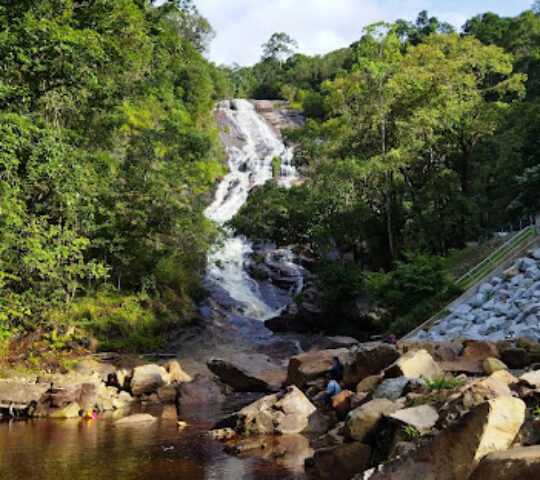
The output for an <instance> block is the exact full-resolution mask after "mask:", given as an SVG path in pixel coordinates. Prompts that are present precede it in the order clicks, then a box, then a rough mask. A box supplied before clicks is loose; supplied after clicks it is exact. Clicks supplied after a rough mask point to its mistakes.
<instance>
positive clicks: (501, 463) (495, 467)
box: [469, 445, 540, 480]
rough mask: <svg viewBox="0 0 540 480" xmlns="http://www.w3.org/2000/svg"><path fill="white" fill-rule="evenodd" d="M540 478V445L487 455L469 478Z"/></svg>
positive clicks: (481, 479) (491, 479)
mask: <svg viewBox="0 0 540 480" xmlns="http://www.w3.org/2000/svg"><path fill="white" fill-rule="evenodd" d="M538 478H540V445H535V446H532V447H517V448H512V449H511V450H506V451H501V452H495V453H491V454H489V455H487V456H485V457H484V458H483V459H482V461H481V462H480V464H479V465H478V467H477V468H476V470H475V471H474V472H473V474H472V475H471V476H470V477H469V480H526V479H527V480H528V479H530V480H533V479H538Z"/></svg>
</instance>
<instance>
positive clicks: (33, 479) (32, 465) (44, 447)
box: [0, 404, 307, 480]
mask: <svg viewBox="0 0 540 480" xmlns="http://www.w3.org/2000/svg"><path fill="white" fill-rule="evenodd" d="M234 408H237V405H230V404H229V405H226V406H224V407H223V408H221V409H216V408H204V407H196V408H190V409H188V410H183V411H182V412H181V415H180V417H177V413H176V409H175V408H174V407H164V408H162V409H157V410H156V409H154V410H146V411H148V412H149V413H152V414H153V415H155V416H158V417H159V421H158V422H156V423H155V424H153V425H151V426H139V427H115V426H114V420H115V419H116V418H118V414H116V415H115V414H110V415H102V416H101V417H100V418H99V419H98V420H94V421H87V420H78V419H76V420H45V419H39V420H28V421H12V422H2V423H0V478H1V479H2V480H68V479H69V480H73V479H76V480H99V479H107V480H112V479H122V480H123V479H141V480H142V479H152V480H170V479H181V480H248V479H260V480H278V479H279V480H293V479H294V480H305V479H306V478H307V477H306V476H305V474H304V473H302V472H298V471H296V472H293V471H290V470H287V469H285V468H283V467H282V466H280V465H279V464H278V463H276V462H275V461H269V460H266V459H263V458H260V457H248V458H242V459H240V458H236V457H232V456H229V455H227V454H225V453H224V452H223V445H221V444H220V443H218V442H216V441H213V440H211V439H210V438H209V437H208V436H207V434H206V433H207V430H208V428H210V427H211V426H212V425H213V424H214V423H215V422H216V421H217V420H218V419H220V418H222V417H223V415H225V414H227V413H228V411H232V410H233V409H234ZM139 411H141V410H140V409H139ZM142 411H145V410H142ZM120 416H121V415H120ZM178 419H181V420H184V421H186V422H187V423H188V424H189V425H190V426H189V427H188V428H186V429H184V430H179V429H178V427H177V420H178Z"/></svg>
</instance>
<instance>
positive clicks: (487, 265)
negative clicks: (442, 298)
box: [454, 225, 537, 287]
mask: <svg viewBox="0 0 540 480" xmlns="http://www.w3.org/2000/svg"><path fill="white" fill-rule="evenodd" d="M536 233H537V226H536V225H530V226H528V227H526V228H524V229H523V230H521V231H520V232H518V233H517V234H516V235H514V236H513V237H512V238H511V239H510V240H508V241H507V242H506V243H504V244H503V245H501V246H500V247H499V248H498V249H497V250H495V251H494V252H493V253H491V255H489V257H487V258H485V259H484V260H482V261H481V262H480V263H478V264H477V265H476V266H475V267H474V268H472V269H471V270H469V271H468V272H467V273H466V274H465V275H463V276H461V277H460V278H458V279H457V280H456V281H455V282H454V283H455V284H456V285H458V286H460V287H466V286H467V285H469V284H470V283H472V282H474V281H475V280H477V279H478V278H480V277H481V276H482V275H484V274H486V273H487V272H488V271H489V270H491V269H493V268H495V267H496V266H497V264H498V263H499V262H500V261H501V260H502V259H504V258H505V257H506V256H507V255H508V254H509V253H510V252H512V251H514V250H516V249H517V248H518V247H519V246H521V245H522V244H523V242H525V240H527V239H528V238H529V237H533V236H534V235H535V234H536Z"/></svg>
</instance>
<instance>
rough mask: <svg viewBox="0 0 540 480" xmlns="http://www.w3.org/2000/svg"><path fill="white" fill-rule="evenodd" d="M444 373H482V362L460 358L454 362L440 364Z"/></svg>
mask: <svg viewBox="0 0 540 480" xmlns="http://www.w3.org/2000/svg"><path fill="white" fill-rule="evenodd" d="M438 363H439V366H440V367H441V368H442V370H443V371H445V372H448V373H482V372H483V369H482V361H481V360H478V359H476V358H470V357H459V358H457V359H456V360H452V361H442V362H438Z"/></svg>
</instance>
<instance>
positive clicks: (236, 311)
mask: <svg viewBox="0 0 540 480" xmlns="http://www.w3.org/2000/svg"><path fill="white" fill-rule="evenodd" d="M215 115H216V119H217V121H218V124H219V125H220V127H221V133H220V138H221V140H222V142H223V144H224V146H225V150H226V154H227V158H228V166H229V173H228V174H227V175H226V176H225V177H224V178H223V180H222V181H221V183H220V184H219V185H218V187H217V190H216V194H215V199H214V201H213V203H212V204H211V205H210V206H209V207H208V209H207V210H206V212H205V214H206V216H207V218H209V219H210V220H212V221H214V222H216V223H217V224H218V225H219V226H221V227H223V229H222V234H221V236H220V239H219V241H218V242H217V244H216V246H215V247H214V249H213V251H212V252H211V253H210V255H209V258H208V271H207V275H206V278H205V286H206V288H207V289H208V290H209V292H210V297H211V298H212V300H213V303H214V305H215V306H216V305H217V306H218V307H219V310H220V311H221V312H222V313H226V314H229V315H231V316H233V317H240V318H243V319H249V320H259V321H264V320H266V319H269V318H272V317H274V316H276V315H277V314H278V313H279V312H280V311H281V310H282V309H283V308H284V307H285V306H287V305H288V304H290V303H291V302H292V299H293V297H294V295H295V294H296V293H297V292H298V291H299V290H300V288H301V283H302V269H301V267H299V266H298V265H296V264H295V263H294V262H293V257H294V256H293V254H292V252H291V251H289V250H288V249H276V248H273V246H271V245H253V244H252V243H250V242H248V241H247V240H246V239H245V238H244V237H241V236H234V233H233V232H232V231H231V230H230V229H228V228H227V227H226V226H225V224H226V222H227V221H228V220H230V219H231V218H233V217H234V215H236V213H237V212H238V211H239V210H240V208H241V207H242V205H244V203H245V202H246V200H247V198H248V194H249V191H250V190H251V189H253V188H255V187H257V186H260V185H263V184H264V183H265V182H266V181H268V180H270V179H272V177H273V170H272V159H273V158H274V157H280V159H281V165H280V168H279V180H278V181H279V184H280V185H283V186H291V185H292V183H293V182H295V181H296V180H297V179H298V175H297V172H296V169H295V168H294V166H293V165H292V150H291V149H290V148H287V147H286V146H285V145H284V144H283V142H282V141H281V139H280V137H279V135H278V134H277V133H276V132H275V131H274V130H273V129H272V127H271V126H270V125H269V124H268V123H267V122H266V120H265V119H264V118H263V117H262V116H261V115H260V114H259V113H258V112H257V111H256V109H255V107H254V105H253V104H252V103H251V102H249V101H248V100H243V99H238V100H230V101H229V100H227V101H223V102H221V103H220V104H219V106H218V108H217V109H216V111H215ZM255 252H256V254H257V255H254V253H255ZM254 257H256V259H257V260H256V262H258V263H261V264H262V265H261V266H262V268H263V269H264V270H265V271H266V272H268V273H269V274H268V275H264V276H265V277H266V279H264V280H261V279H255V278H253V277H252V276H250V274H249V267H250V266H253V263H254V260H253V258H254ZM258 278H259V277H258ZM278 284H279V285H278Z"/></svg>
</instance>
